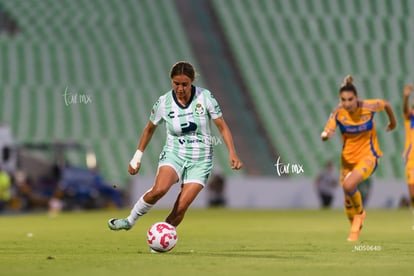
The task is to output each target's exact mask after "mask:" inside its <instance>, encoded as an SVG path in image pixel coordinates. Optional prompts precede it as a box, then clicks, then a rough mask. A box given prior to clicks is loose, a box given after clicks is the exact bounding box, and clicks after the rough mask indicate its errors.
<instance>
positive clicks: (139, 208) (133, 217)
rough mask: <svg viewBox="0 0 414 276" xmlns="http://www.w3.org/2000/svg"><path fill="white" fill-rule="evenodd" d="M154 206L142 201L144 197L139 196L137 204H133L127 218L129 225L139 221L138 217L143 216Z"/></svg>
mask: <svg viewBox="0 0 414 276" xmlns="http://www.w3.org/2000/svg"><path fill="white" fill-rule="evenodd" d="M152 206H154V204H149V203H146V202H145V201H144V196H141V197H140V198H139V199H138V201H137V203H135V205H134V208H132V210H131V213H130V215H129V216H128V217H127V219H128V222H129V223H130V224H131V225H134V224H135V222H136V221H137V220H138V219H139V217H140V216H142V215H145V214H146V213H147V212H148V211H149V210H150V209H151V208H152Z"/></svg>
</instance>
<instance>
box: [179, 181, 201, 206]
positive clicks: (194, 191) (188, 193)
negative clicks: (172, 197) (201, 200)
mask: <svg viewBox="0 0 414 276" xmlns="http://www.w3.org/2000/svg"><path fill="white" fill-rule="evenodd" d="M203 187H204V186H203V185H201V184H200V183H186V184H183V185H182V188H181V193H180V195H179V199H178V208H184V209H186V208H188V206H190V204H191V203H192V202H193V201H194V199H195V198H196V197H197V195H198V194H199V193H200V192H201V190H202V189H203Z"/></svg>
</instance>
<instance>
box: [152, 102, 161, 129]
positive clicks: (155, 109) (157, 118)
mask: <svg viewBox="0 0 414 276" xmlns="http://www.w3.org/2000/svg"><path fill="white" fill-rule="evenodd" d="M162 110H163V108H162V103H161V98H159V99H158V100H157V101H156V102H155V104H154V105H153V106H152V109H151V114H150V121H151V122H152V123H153V124H154V125H158V124H160V123H161V122H162V120H163V117H162V115H163V114H162V113H163V112H162Z"/></svg>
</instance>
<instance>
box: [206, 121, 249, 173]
mask: <svg viewBox="0 0 414 276" xmlns="http://www.w3.org/2000/svg"><path fill="white" fill-rule="evenodd" d="M213 121H214V123H215V125H216V127H217V129H218V130H219V131H220V134H221V137H223V140H224V143H225V144H226V146H227V149H228V151H229V161H230V166H231V168H232V169H233V170H240V169H241V168H242V167H243V163H242V161H241V160H240V158H239V157H238V155H237V152H236V149H235V148H234V143H233V136H232V134H231V131H230V128H229V127H228V125H227V123H226V121H224V118H223V117H219V118H217V119H214V120H213Z"/></svg>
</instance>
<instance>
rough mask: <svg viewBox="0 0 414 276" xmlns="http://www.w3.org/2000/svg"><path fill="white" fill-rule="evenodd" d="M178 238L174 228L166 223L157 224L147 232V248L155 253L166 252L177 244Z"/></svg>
mask: <svg viewBox="0 0 414 276" xmlns="http://www.w3.org/2000/svg"><path fill="white" fill-rule="evenodd" d="M177 240H178V236H177V231H176V230H175V227H174V226H172V225H171V224H168V223H166V222H157V223H155V224H154V225H152V226H151V227H150V228H149V229H148V232H147V243H148V245H149V247H150V248H151V249H152V250H154V251H157V252H168V251H170V250H171V249H173V248H174V246H175V245H176V244H177Z"/></svg>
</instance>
